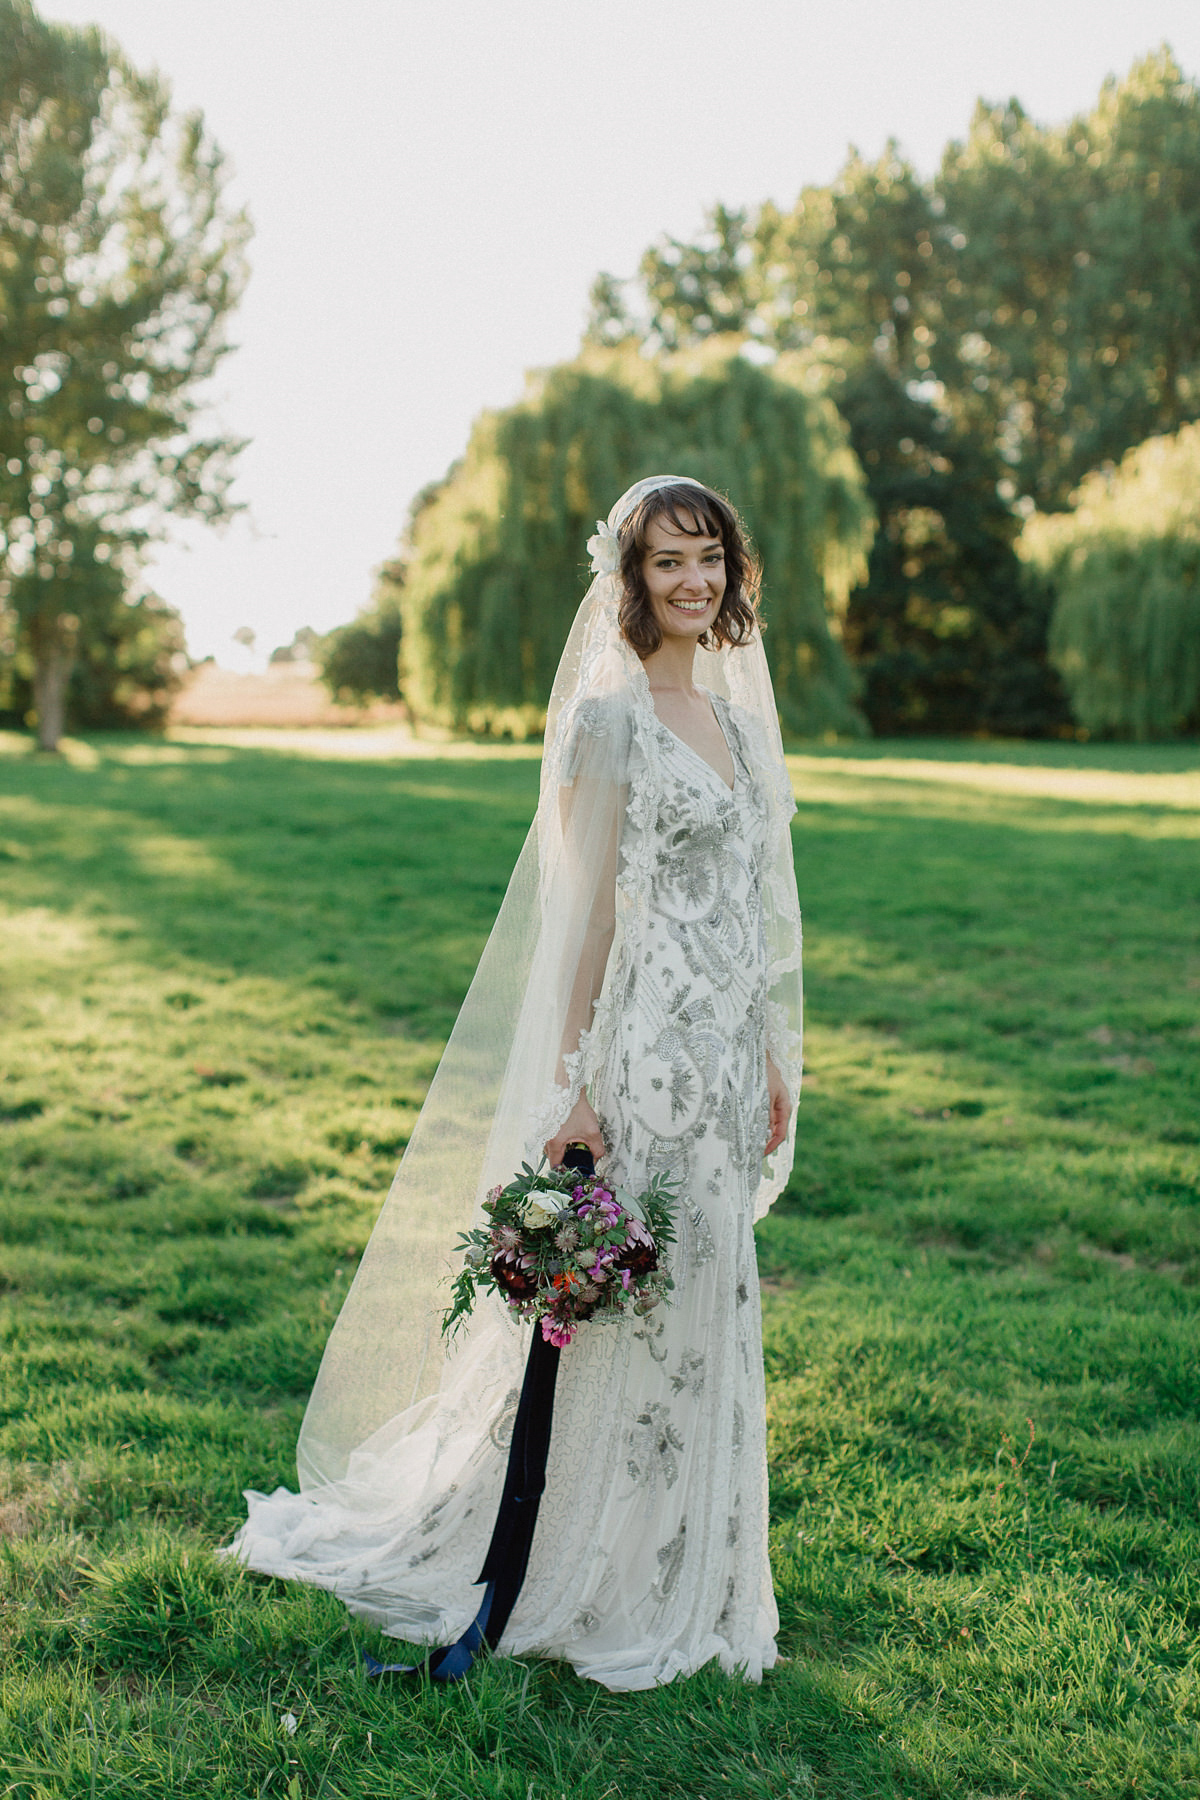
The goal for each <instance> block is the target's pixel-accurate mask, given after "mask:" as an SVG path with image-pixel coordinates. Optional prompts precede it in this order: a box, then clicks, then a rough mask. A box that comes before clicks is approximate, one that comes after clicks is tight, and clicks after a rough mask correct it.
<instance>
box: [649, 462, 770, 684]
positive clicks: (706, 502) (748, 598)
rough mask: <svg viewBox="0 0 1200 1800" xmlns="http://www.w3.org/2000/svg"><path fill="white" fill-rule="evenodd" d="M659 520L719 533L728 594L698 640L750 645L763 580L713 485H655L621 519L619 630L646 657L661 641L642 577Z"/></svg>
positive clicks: (703, 533) (688, 532) (690, 532)
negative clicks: (653, 529)
mask: <svg viewBox="0 0 1200 1800" xmlns="http://www.w3.org/2000/svg"><path fill="white" fill-rule="evenodd" d="M656 519H669V520H670V522H671V524H672V525H673V526H674V527H675V529H676V531H681V532H683V533H684V535H685V536H686V537H713V538H720V540H721V544H722V547H723V549H724V551H725V593H724V597H723V598H722V601H721V606H720V610H719V612H718V613H717V616H716V618H715V619H714V620H713V622H712V624H711V625H710V626H709V627H708V630H707V631H706V632H705V633H704V634H703V636H702V637H701V638H700V639H699V640H698V641H699V643H700V644H701V645H702V646H703V648H704V649H705V650H717V649H719V648H720V647H721V645H722V644H734V645H736V644H747V643H749V641H750V639H751V638H752V637H753V636H754V633H755V631H756V630H760V629H761V623H760V620H759V617H758V591H759V584H760V582H761V579H762V571H761V569H760V568H759V563H758V558H757V557H756V556H755V554H754V551H753V550H752V549H751V547H750V544H749V541H748V539H747V537H746V532H745V529H744V527H743V525H742V521H741V520H740V519H739V518H738V516H737V514H736V513H735V512H734V510H733V508H732V506H730V504H729V502H728V500H726V499H725V497H724V496H723V495H722V494H716V493H714V492H713V490H712V488H708V487H693V486H692V485H691V483H690V482H688V483H685V482H676V483H673V484H672V485H671V486H669V487H661V488H656V489H655V490H654V492H653V493H651V494H647V495H646V497H645V499H643V500H639V502H638V504H637V505H636V506H635V507H634V509H633V511H632V512H631V513H630V515H629V517H628V518H627V519H626V520H625V521H624V523H623V524H622V526H621V528H620V530H619V532H618V534H617V535H618V537H619V539H620V544H621V590H622V591H621V599H620V604H619V606H618V609H617V619H618V623H619V624H620V627H621V635H622V636H623V637H624V638H625V640H626V642H627V643H628V644H630V645H632V647H633V649H635V650H636V651H637V653H638V655H639V656H640V657H641V658H642V659H643V661H644V660H645V658H646V657H647V656H653V654H654V652H655V651H656V650H657V649H658V648H659V646H660V644H661V643H662V641H663V634H662V630H661V628H660V626H659V623H658V620H657V619H656V618H655V617H654V613H653V610H652V608H651V605H650V595H649V592H648V590H647V588H646V583H645V581H644V580H643V578H642V563H643V560H644V559H645V556H646V553H647V551H648V550H649V548H650V546H649V543H648V542H647V536H648V533H649V530H650V527H651V525H653V523H654V521H655V520H656Z"/></svg>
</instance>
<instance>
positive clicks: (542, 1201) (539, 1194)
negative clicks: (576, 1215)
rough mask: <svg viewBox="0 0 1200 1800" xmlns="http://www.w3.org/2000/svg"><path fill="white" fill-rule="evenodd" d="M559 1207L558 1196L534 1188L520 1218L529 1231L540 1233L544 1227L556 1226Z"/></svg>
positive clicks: (560, 1200)
mask: <svg viewBox="0 0 1200 1800" xmlns="http://www.w3.org/2000/svg"><path fill="white" fill-rule="evenodd" d="M561 1207H562V1199H561V1196H560V1195H558V1194H551V1193H549V1192H548V1191H547V1190H546V1189H545V1188H535V1189H534V1190H533V1192H532V1194H530V1196H529V1198H528V1200H526V1202H525V1210H524V1212H523V1213H522V1214H521V1217H522V1219H523V1220H524V1222H525V1224H526V1225H527V1226H528V1227H529V1229H530V1231H541V1230H542V1229H543V1227H544V1226H546V1225H557V1223H558V1215H559V1211H560V1209H561Z"/></svg>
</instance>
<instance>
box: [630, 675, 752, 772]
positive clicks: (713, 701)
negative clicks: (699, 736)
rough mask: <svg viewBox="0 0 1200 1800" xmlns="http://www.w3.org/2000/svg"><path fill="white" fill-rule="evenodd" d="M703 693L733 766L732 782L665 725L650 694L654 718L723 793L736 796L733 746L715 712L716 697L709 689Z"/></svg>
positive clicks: (718, 715)
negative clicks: (704, 769) (706, 771)
mask: <svg viewBox="0 0 1200 1800" xmlns="http://www.w3.org/2000/svg"><path fill="white" fill-rule="evenodd" d="M704 692H705V693H706V694H707V695H708V704H709V706H710V707H711V708H712V716H713V718H714V719H715V720H716V723H717V730H718V731H719V732H720V734H721V737H722V739H723V740H724V743H725V748H726V749H727V750H728V752H729V761H730V763H731V764H732V766H733V780H732V781H731V782H730V781H726V779H725V777H724V776H723V775H722V773H721V771H720V769H717V768H714V767H713V765H712V763H710V762H709V760H708V758H707V756H701V754H700V752H699V750H697V748H696V746H695V745H694V744H689V743H688V741H687V739H686V738H682V737H680V735H679V733H678V732H677V731H672V730H671V727H670V726H669V725H668V724H667V722H666V720H665V719H663V718H661V717H660V716H659V711H658V708H657V706H654V695H653V693H651V695H650V704H651V706H653V707H654V716H655V718H656V719H658V722H659V725H660V726H661V727H662V729H663V730H664V731H665V732H666V733H667V736H668V737H673V738H674V739H675V742H676V743H677V744H682V745H683V747H684V749H685V750H687V751H689V752H690V753H691V755H692V756H693V757H694V758H695V759H696V761H697V762H698V763H702V764H703V765H704V767H705V768H706V769H707V770H708V772H709V774H710V775H715V776H716V778H717V780H718V781H719V782H720V784H721V786H722V787H723V788H724V789H725V792H726V793H727V794H736V793H737V778H738V759H737V756H736V754H735V752H734V748H733V745H732V744H731V743H730V741H729V734H728V733H727V731H726V730H725V727H724V725H723V724H722V723H721V715H720V713H719V712H718V711H717V697H716V695H715V694H714V693H713V692H712V691H711V689H709V688H705V689H704Z"/></svg>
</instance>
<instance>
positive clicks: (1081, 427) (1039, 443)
mask: <svg viewBox="0 0 1200 1800" xmlns="http://www.w3.org/2000/svg"><path fill="white" fill-rule="evenodd" d="M936 194H937V196H938V198H939V199H940V201H941V203H942V204H943V206H944V209H945V210H944V215H943V216H944V218H945V220H946V221H947V222H948V223H947V229H948V230H949V231H950V232H951V243H952V248H953V249H954V250H955V251H956V264H957V266H956V269H955V281H956V286H955V289H954V292H953V293H952V294H949V295H948V296H947V297H946V311H947V315H948V324H949V333H948V335H947V336H946V337H945V338H944V341H943V344H942V354H941V355H940V357H939V359H938V363H937V368H938V373H939V375H940V376H941V377H942V379H943V380H944V382H945V383H946V387H947V392H948V395H949V404H951V405H952V406H953V407H954V409H955V410H956V411H957V413H958V415H959V416H960V417H961V418H962V419H963V420H964V421H969V422H970V423H971V424H972V425H973V426H974V428H975V429H976V430H977V431H979V432H980V433H981V434H986V435H990V436H991V438H992V439H993V441H994V442H995V443H996V444H997V446H998V447H999V449H1000V451H1001V454H1002V456H1003V458H1004V459H1005V460H1006V461H1007V463H1008V464H1009V466H1010V469H1011V471H1012V478H1013V482H1014V486H1015V488H1016V489H1017V490H1018V491H1019V492H1021V493H1023V494H1028V495H1031V496H1032V497H1033V498H1034V499H1035V500H1036V501H1037V503H1038V505H1039V507H1042V508H1050V509H1055V508H1061V507H1064V506H1066V505H1067V503H1068V498H1069V495H1070V493H1071V490H1072V489H1073V488H1074V487H1075V485H1076V484H1077V483H1078V482H1079V481H1080V480H1081V479H1082V478H1083V476H1084V475H1085V474H1086V473H1087V472H1088V470H1089V469H1091V468H1093V467H1095V466H1096V465H1097V464H1099V463H1100V462H1102V461H1104V460H1115V459H1117V458H1119V457H1120V456H1121V455H1123V453H1124V452H1125V451H1126V450H1127V449H1128V448H1129V447H1130V446H1131V445H1133V444H1135V443H1138V442H1140V441H1141V440H1142V439H1143V438H1144V437H1146V436H1148V435H1149V434H1150V433H1152V432H1156V431H1174V430H1175V429H1176V428H1177V427H1178V426H1179V425H1180V424H1181V423H1182V422H1183V421H1184V420H1186V419H1191V418H1195V417H1196V416H1198V415H1200V90H1198V89H1197V87H1196V85H1195V83H1194V82H1190V81H1188V80H1186V79H1185V78H1184V76H1183V73H1182V71H1181V69H1180V67H1179V64H1178V63H1177V62H1176V60H1175V58H1174V57H1173V56H1172V55H1171V54H1170V52H1169V51H1168V50H1166V49H1163V50H1160V51H1157V52H1156V53H1155V54H1154V55H1152V56H1149V57H1146V58H1144V59H1143V60H1142V61H1141V62H1139V63H1137V64H1135V65H1134V67H1133V68H1132V69H1131V70H1130V72H1129V74H1128V76H1126V78H1125V79H1124V80H1123V81H1121V82H1116V81H1110V82H1108V83H1106V84H1105V86H1104V88H1103V90H1102V92H1101V94H1100V98H1099V100H1098V102H1097V104H1096V106H1095V107H1094V108H1093V109H1092V111H1091V112H1090V113H1086V114H1081V115H1080V116H1079V117H1077V118H1075V119H1072V120H1070V121H1069V122H1068V123H1067V124H1066V125H1063V126H1059V127H1054V128H1043V127H1040V126H1038V125H1036V124H1035V123H1033V121H1031V120H1030V119H1029V118H1028V117H1027V116H1026V115H1025V113H1024V112H1023V111H1022V109H1021V108H1020V106H1019V105H1018V104H1017V103H1016V102H1015V101H1010V102H1009V103H1008V104H1007V105H1006V106H1000V107H984V106H980V107H979V108H978V109H977V111H976V115H975V118H974V120H973V122H972V126H971V130H970V132H969V134H968V136H967V138H966V140H965V142H964V143H962V144H952V145H951V146H950V147H949V149H948V150H947V152H946V156H945V158H944V160H943V164H942V169H941V172H940V175H939V177H938V180H937V183H936Z"/></svg>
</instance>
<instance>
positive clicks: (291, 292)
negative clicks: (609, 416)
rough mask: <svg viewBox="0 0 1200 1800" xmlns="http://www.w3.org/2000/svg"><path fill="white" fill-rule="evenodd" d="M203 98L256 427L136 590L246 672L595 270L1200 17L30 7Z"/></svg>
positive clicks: (240, 395) (570, 8)
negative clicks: (223, 203) (230, 210)
mask: <svg viewBox="0 0 1200 1800" xmlns="http://www.w3.org/2000/svg"><path fill="white" fill-rule="evenodd" d="M40 10H41V12H42V13H43V15H44V16H45V17H47V18H51V19H56V20H63V21H69V22H72V23H80V24H82V23H98V24H100V25H102V26H103V27H104V28H105V29H106V30H108V31H109V32H111V33H112V34H113V36H114V37H115V38H116V39H117V40H118V41H119V42H120V43H121V44H122V46H123V47H124V49H125V51H126V52H127V54H128V55H129V56H130V57H131V58H132V60H133V61H134V62H135V63H137V64H139V65H141V66H149V65H154V66H157V67H158V68H159V69H160V70H161V71H162V72H163V73H164V74H165V75H166V76H167V77H168V79H169V80H170V82H171V84H172V87H173V89H174V93H175V96H176V100H177V102H178V103H179V104H180V105H181V106H186V107H189V108H190V107H196V106H199V107H201V108H202V109H203V110H204V112H205V114H206V116H207V118H208V121H209V124H210V126H211V128H212V130H213V131H214V133H215V135H216V137H217V140H218V142H219V143H220V144H221V146H222V147H223V149H224V150H225V151H226V153H227V155H228V156H229V158H230V161H231V163H232V165H233V169H234V171H235V180H234V188H233V192H234V193H235V194H236V196H237V197H238V199H240V200H244V201H245V202H246V204H247V205H248V206H249V208H250V211H251V214H252V216H253V219H254V223H255V238H254V242H253V244H252V245H251V252H250V254H251V261H252V265H253V273H252V275H251V280H250V286H249V289H248V293H247V297H246V300H245V302H244V303H243V306H242V308H241V310H240V312H239V314H238V315H237V317H236V318H235V319H234V321H233V325H232V332H231V336H232V338H233V341H234V342H235V343H236V344H237V346H238V348H237V350H236V351H235V352H234V354H233V355H231V356H230V357H229V358H227V360H226V362H225V364H224V366H223V369H222V372H221V374H220V377H219V379H218V383H217V388H218V398H219V413H220V417H221V419H222V420H223V422H224V423H225V425H226V426H227V427H228V428H229V429H230V430H232V431H234V432H236V433H238V434H239V435H242V436H246V437H249V438H250V439H251V440H252V442H251V444H250V447H249V449H248V450H247V451H246V452H245V455H244V457H243V458H242V462H241V465H240V468H241V474H240V478H239V482H238V489H237V491H238V495H239V497H240V498H241V499H242V500H244V501H245V502H246V503H247V504H248V507H249V512H248V514H247V515H246V516H245V517H243V518H242V519H240V520H239V521H237V522H236V523H235V524H233V525H232V526H231V527H229V528H228V529H227V530H226V531H225V532H223V533H217V532H215V531H212V530H201V529H200V528H198V527H196V528H187V529H186V530H183V531H181V532H180V533H179V534H178V541H177V542H176V543H175V544H174V545H168V546H166V547H165V548H163V549H161V550H160V551H158V552H157V553H156V557H155V563H154V566H153V568H152V572H151V580H152V582H153V584H154V586H155V587H156V588H157V589H158V591H159V592H160V593H161V594H162V595H163V597H164V598H165V599H167V600H169V601H171V602H172V604H174V605H175V606H178V607H179V609H180V610H181V612H182V613H183V616H184V620H185V622H186V625H187V634H188V643H189V647H190V649H191V651H192V654H193V655H195V656H203V655H208V654H210V653H211V654H215V655H216V656H217V657H218V659H219V660H220V661H221V662H224V663H226V664H228V665H229V666H232V667H238V666H244V664H243V663H242V660H241V658H239V655H238V653H237V650H236V648H235V647H234V646H233V645H232V643H231V641H230V639H231V634H232V633H233V632H234V631H235V630H236V629H237V628H238V627H239V626H243V625H249V626H250V627H251V629H252V630H254V631H255V632H256V633H257V636H258V641H259V649H260V652H261V653H264V654H265V653H266V652H267V651H269V650H270V649H272V648H273V647H274V646H276V645H278V644H281V643H286V642H288V641H289V640H290V639H291V637H292V635H293V633H294V632H295V631H296V630H297V628H298V627H299V626H301V625H313V626H315V627H317V629H319V630H326V629H328V628H329V627H330V626H332V625H335V624H339V623H341V622H342V621H343V620H346V619H349V618H351V617H352V616H353V614H354V613H355V611H356V610H357V609H358V607H359V606H361V605H362V604H364V603H365V602H366V601H367V599H368V597H369V593H370V587H371V572H372V569H373V568H374V567H375V565H377V564H378V563H379V562H380V561H381V560H382V559H383V558H384V557H386V556H388V555H389V554H390V553H391V551H392V549H393V547H394V545H395V542H396V539H397V536H398V535H399V532H400V530H401V527H402V525H403V523H404V518H405V514H406V511H407V507H408V503H409V501H410V500H411V498H412V496H413V495H414V494H415V493H416V492H417V490H418V489H419V488H421V487H422V486H423V485H424V484H425V483H426V482H427V481H430V480H432V479H433V478H435V477H437V476H439V475H441V474H442V473H444V471H445V469H446V466H447V464H448V463H449V462H450V461H451V460H452V459H453V458H454V457H455V456H457V455H459V454H460V453H461V451H462V450H463V448H464V446H465V444H466V441H467V435H468V432H469V430H470V426H471V422H472V420H473V419H474V418H475V417H476V416H477V414H478V413H479V412H480V411H481V409H483V408H485V407H494V406H504V405H506V404H508V403H509V402H511V401H513V400H514V399H516V398H517V397H518V396H519V395H520V392H521V389H522V384H523V375H524V372H525V370H526V369H529V368H532V367H538V366H541V365H544V364H547V363H553V362H558V361H561V360H563V359H565V358H567V357H570V356H572V355H573V354H574V352H575V350H576V348H577V346H578V342H579V336H580V332H581V329H582V326H583V321H584V316H585V312H586V306H587V294H588V289H589V287H590V285H591V282H592V279H593V277H594V276H595V274H596V272H597V271H598V270H600V269H608V270H610V271H612V272H613V273H615V274H618V275H628V274H632V273H633V271H634V270H635V268H636V265H637V262H638V258H639V256H640V254H641V252H642V250H643V249H644V248H645V246H646V245H647V244H648V243H649V242H650V241H651V240H652V239H653V238H655V237H657V236H658V235H659V233H661V232H664V231H665V232H669V233H671V234H672V235H674V236H687V235H689V234H691V233H693V232H695V231H696V230H697V229H698V228H699V227H700V224H701V222H702V218H703V214H704V211H705V209H706V208H707V207H708V206H710V205H712V204H713V203H715V202H716V201H718V200H721V201H724V202H726V203H727V204H729V205H734V206H737V205H754V204H756V203H758V202H760V201H762V200H764V199H768V198H770V199H774V200H776V201H779V202H781V203H787V202H790V201H791V200H792V199H793V198H794V196H795V194H796V193H797V191H798V190H799V189H800V188H801V187H802V186H803V185H804V184H805V183H807V182H824V181H828V180H829V179H830V178H831V177H832V176H833V175H834V173H835V172H836V170H837V168H838V166H839V165H840V163H841V161H842V159H843V157H844V155H845V152H846V148H847V145H848V144H851V143H853V144H855V145H856V146H857V147H858V148H859V149H860V150H861V151H862V152H863V153H864V154H865V155H867V156H873V155H876V154H878V152H879V151H880V150H881V149H882V147H883V145H884V142H885V141H886V139H887V138H888V137H889V136H893V137H896V138H898V139H899V141H900V143H901V145H902V147H903V148H904V149H905V150H906V151H907V152H908V154H909V155H910V156H912V158H913V159H914V160H915V161H916V163H917V164H918V166H919V167H920V168H922V169H923V170H925V171H930V170H932V169H933V168H934V167H935V166H936V164H937V162H938V160H939V157H940V154H941V150H942V147H943V145H944V144H945V143H946V141H947V139H949V138H951V137H959V136H961V135H963V133H964V132H965V130H966V128H967V124H968V121H969V119H970V115H971V110H972V107H973V105H974V102H975V100H976V98H977V97H979V96H983V97H984V98H986V99H989V100H1002V99H1006V98H1008V97H1009V96H1010V95H1014V94H1015V95H1016V96H1017V97H1018V98H1019V99H1020V100H1021V102H1022V103H1023V105H1024V106H1025V107H1026V109H1027V110H1028V111H1029V112H1031V113H1032V114H1033V115H1034V116H1035V117H1036V118H1038V119H1041V120H1043V121H1055V120H1059V119H1063V118H1066V117H1068V116H1070V115H1071V114H1072V113H1075V112H1077V111H1080V110H1083V109H1084V108H1086V107H1088V106H1089V105H1090V104H1091V103H1092V101H1093V100H1094V98H1095V95H1096V92H1097V90H1098V88H1099V86H1100V83H1101V81H1102V80H1103V78H1104V77H1105V75H1107V74H1109V73H1120V74H1123V73H1124V72H1125V71H1126V69H1127V68H1128V67H1129V65H1130V63H1131V62H1132V61H1133V60H1134V59H1135V57H1138V56H1140V55H1143V54H1144V53H1145V52H1146V51H1147V50H1149V49H1152V48H1154V47H1156V46H1157V45H1158V44H1160V43H1162V42H1163V41H1164V40H1165V41H1167V42H1168V43H1170V45H1171V46H1172V48H1173V49H1174V51H1175V53H1176V55H1177V56H1178V57H1179V58H1180V61H1181V62H1182V64H1183V67H1184V69H1185V71H1186V72H1187V73H1188V74H1189V75H1195V74H1196V73H1197V72H1198V71H1200V5H1198V4H1197V0H1006V3H1005V4H1003V5H989V4H986V3H985V0H837V3H836V4H833V5H816V4H810V3H809V0H690V4H688V5H686V6H682V7H681V6H679V5H664V4H661V0H508V4H506V5H498V4H495V3H494V0H492V3H489V0H336V4H331V3H330V0H40Z"/></svg>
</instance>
